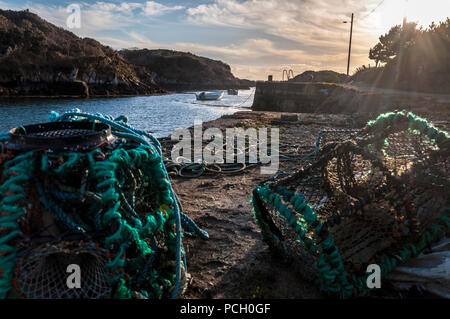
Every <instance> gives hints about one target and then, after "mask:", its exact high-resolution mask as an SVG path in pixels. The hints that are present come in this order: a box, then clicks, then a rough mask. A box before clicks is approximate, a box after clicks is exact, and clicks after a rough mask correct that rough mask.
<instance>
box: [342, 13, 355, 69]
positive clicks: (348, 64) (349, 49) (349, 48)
mask: <svg viewBox="0 0 450 319" xmlns="http://www.w3.org/2000/svg"><path fill="white" fill-rule="evenodd" d="M342 22H343V23H348V21H342ZM352 33H353V13H352V21H351V25H350V42H349V44H348V61H347V75H348V73H349V70H350V53H351V51H352Z"/></svg>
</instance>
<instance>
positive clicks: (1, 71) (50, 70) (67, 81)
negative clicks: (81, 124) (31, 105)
mask: <svg viewBox="0 0 450 319" xmlns="http://www.w3.org/2000/svg"><path fill="white" fill-rule="evenodd" d="M162 92H164V90H162V89H161V88H160V87H159V86H158V85H157V84H156V83H155V82H154V81H153V79H152V76H151V72H149V71H148V70H147V69H146V68H143V67H139V66H136V65H134V64H131V63H130V62H128V61H127V60H126V59H125V58H124V57H123V56H122V55H121V54H119V53H118V52H117V51H116V50H113V49H112V48H110V47H107V46H104V45H102V44H100V43H99V42H98V41H96V40H94V39H90V38H80V37H78V36H76V35H75V34H73V33H72V32H69V31H67V30H64V29H63V28H59V27H57V26H55V25H53V24H51V23H49V22H47V21H45V20H43V19H41V18H40V17H39V16H37V15H36V14H33V13H31V12H28V11H11V10H0V96H1V95H19V96H47V95H48V96H80V97H83V96H105V95H137V94H139V95H144V94H155V93H162Z"/></svg>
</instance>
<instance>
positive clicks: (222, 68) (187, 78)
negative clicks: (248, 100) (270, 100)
mask: <svg viewBox="0 0 450 319" xmlns="http://www.w3.org/2000/svg"><path fill="white" fill-rule="evenodd" d="M120 53H121V54H122V55H123V56H124V57H125V58H126V59H127V60H128V61H130V62H131V63H133V64H135V65H137V66H142V67H145V69H146V70H147V71H148V72H151V74H152V76H153V79H154V80H155V82H156V83H157V84H158V85H160V86H161V87H163V88H165V89H168V90H189V89H197V90H207V89H227V88H248V87H250V86H254V85H255V84H254V82H253V81H248V80H241V79H238V78H236V77H235V76H234V75H233V74H232V73H231V68H230V66H229V65H228V64H225V63H223V62H222V61H217V60H212V59H209V58H205V57H200V56H196V55H194V54H191V53H185V52H179V51H172V50H162V49H158V50H148V49H141V50H137V49H136V50H121V51H120Z"/></svg>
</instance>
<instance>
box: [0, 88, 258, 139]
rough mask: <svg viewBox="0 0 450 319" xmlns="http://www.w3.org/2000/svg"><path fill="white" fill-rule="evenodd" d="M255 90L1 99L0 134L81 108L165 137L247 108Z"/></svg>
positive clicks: (251, 101)
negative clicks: (202, 97)
mask: <svg viewBox="0 0 450 319" xmlns="http://www.w3.org/2000/svg"><path fill="white" fill-rule="evenodd" d="M254 90H255V88H251V89H250V90H239V95H228V94H227V93H225V95H224V96H223V98H222V100H220V101H197V100H196V98H195V95H194V92H192V93H176V94H168V95H160V96H136V97H117V98H90V99H55V98H51V99H47V98H45V99H44V98H34V99H28V98H17V99H4V100H1V99H0V133H1V132H6V131H9V130H10V129H12V128H14V127H17V126H20V125H28V124H33V123H42V122H47V121H48V115H49V114H50V111H56V112H58V113H60V114H61V113H64V112H67V111H69V110H71V109H73V108H79V109H80V110H82V111H83V112H88V113H101V114H109V115H112V116H114V117H117V116H119V115H127V116H128V122H129V123H130V124H131V125H133V126H134V127H136V128H139V129H141V130H146V131H151V132H152V133H153V134H154V135H155V136H156V137H164V136H168V135H170V133H171V132H172V131H173V130H174V129H176V128H185V127H190V126H192V125H194V120H196V119H200V120H202V121H204V122H206V121H211V120H214V119H217V118H219V117H221V116H222V115H225V114H233V113H235V112H237V111H240V110H246V109H247V110H248V109H249V108H250V107H251V105H252V103H253V96H254ZM197 93H199V92H197Z"/></svg>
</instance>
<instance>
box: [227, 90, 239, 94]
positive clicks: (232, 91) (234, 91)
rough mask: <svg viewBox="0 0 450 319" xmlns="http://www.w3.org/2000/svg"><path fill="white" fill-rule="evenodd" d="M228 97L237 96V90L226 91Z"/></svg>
mask: <svg viewBox="0 0 450 319" xmlns="http://www.w3.org/2000/svg"><path fill="white" fill-rule="evenodd" d="M228 95H238V90H236V89H228Z"/></svg>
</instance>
